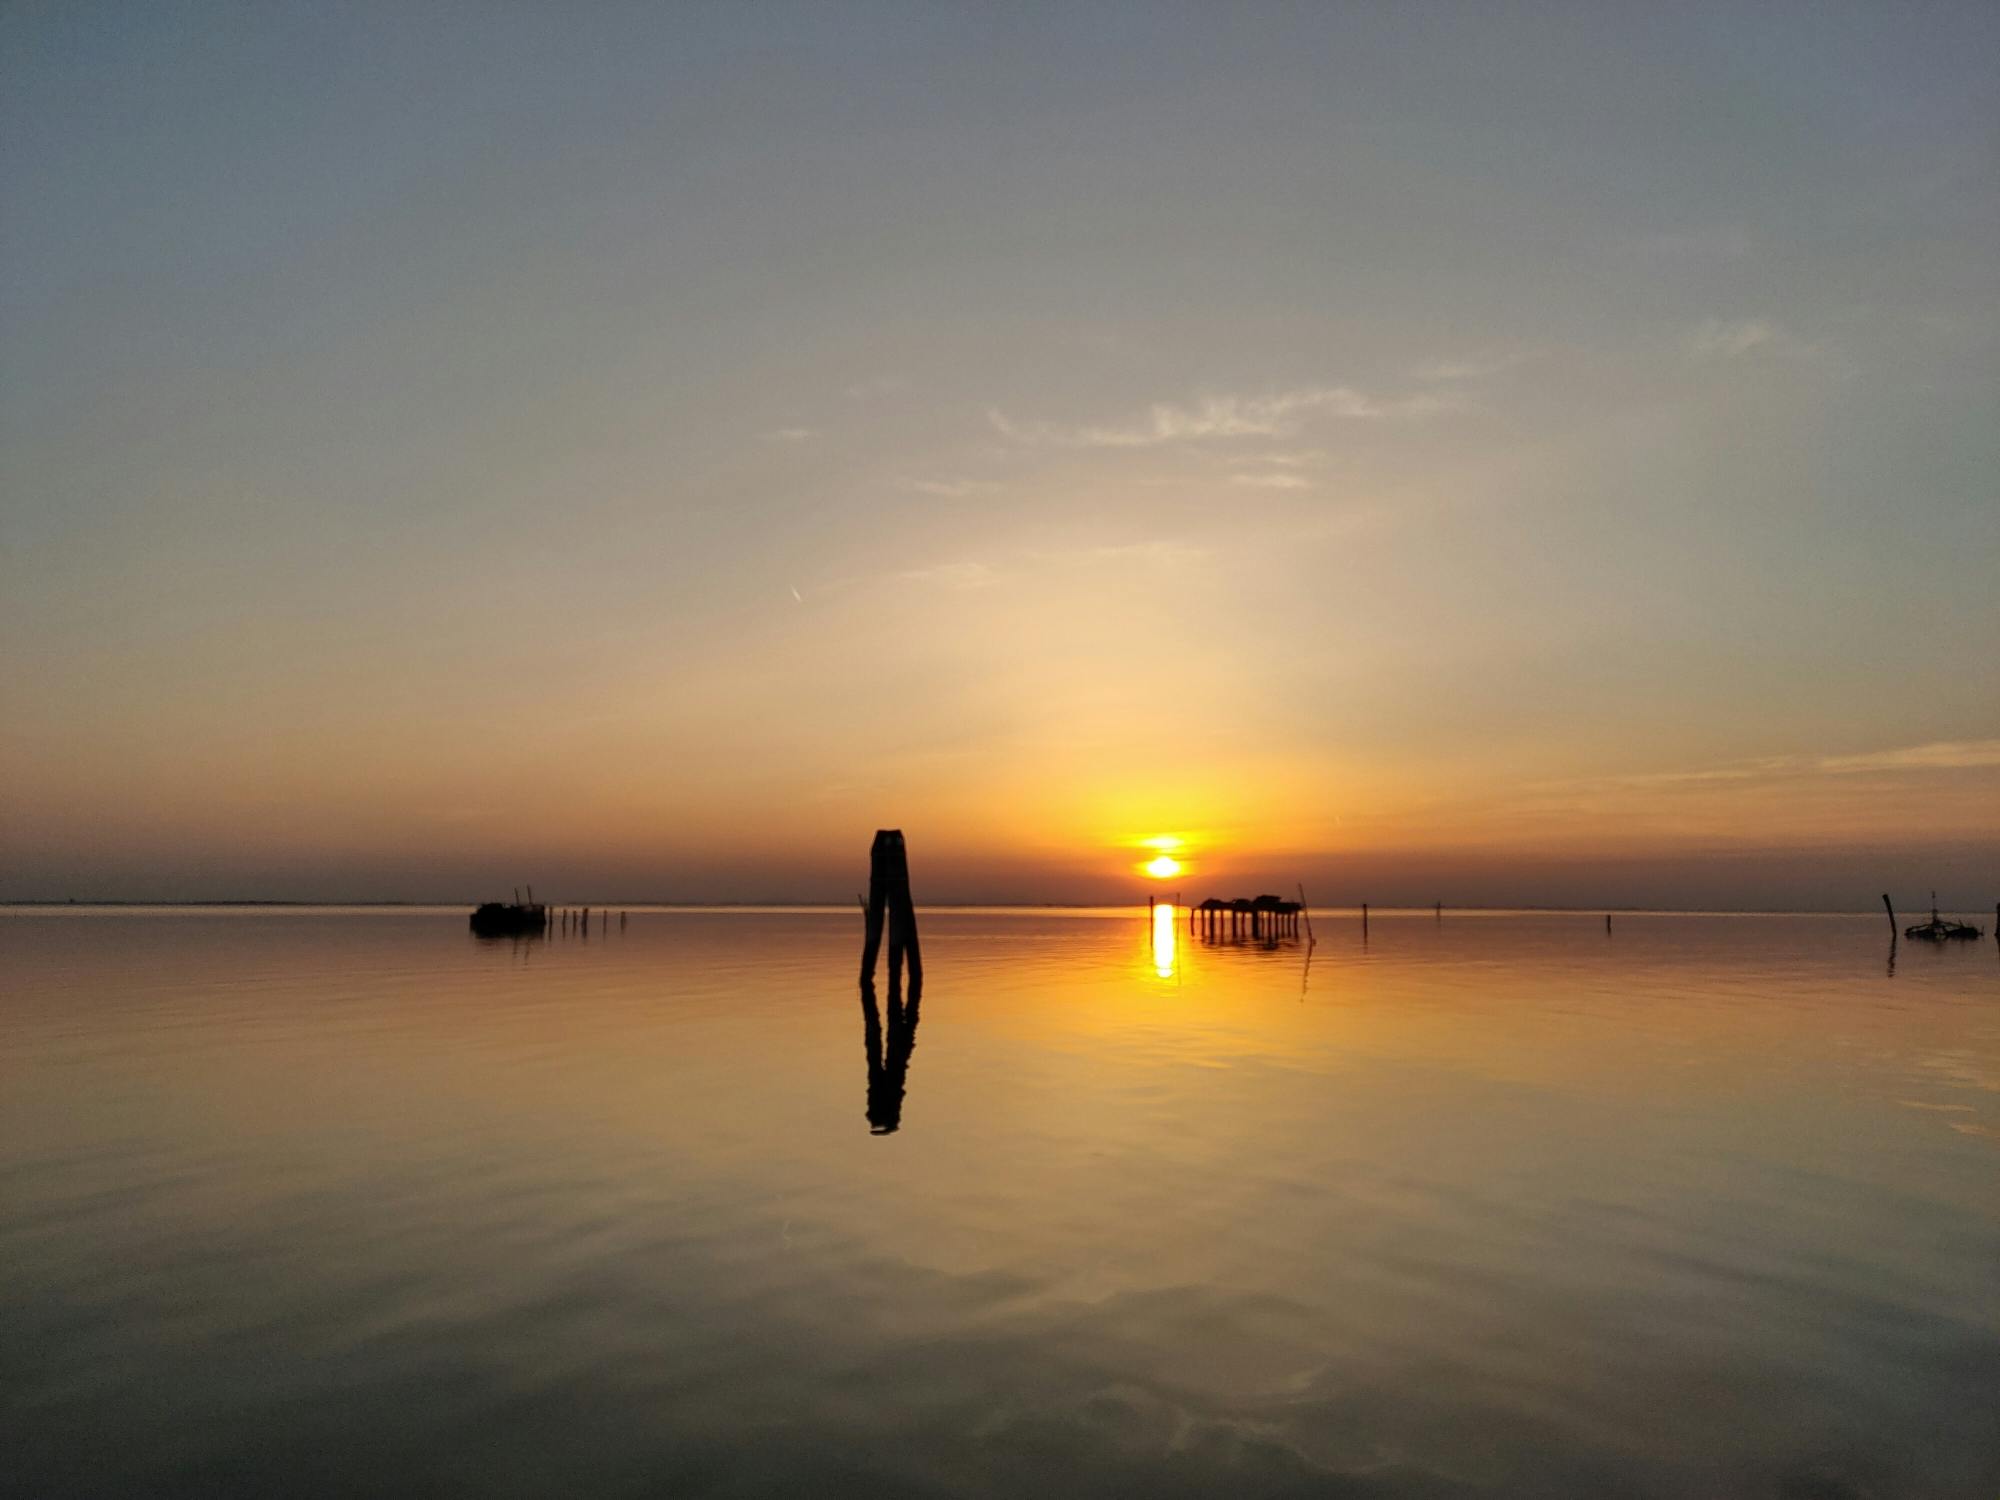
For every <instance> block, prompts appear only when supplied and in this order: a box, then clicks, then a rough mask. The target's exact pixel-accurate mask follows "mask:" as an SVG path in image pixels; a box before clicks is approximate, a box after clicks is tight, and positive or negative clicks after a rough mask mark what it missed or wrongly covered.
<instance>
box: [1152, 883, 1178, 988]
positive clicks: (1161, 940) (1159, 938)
mask: <svg viewBox="0 0 2000 1500" xmlns="http://www.w3.org/2000/svg"><path fill="white" fill-rule="evenodd" d="M1179 912H1180V908H1178V907H1176V906H1175V905H1174V904H1173V903H1172V902H1170V901H1161V902H1158V903H1157V904H1156V905H1155V906H1154V907H1153V972H1154V973H1155V974H1157V975H1159V976H1160V978H1162V979H1172V978H1173V977H1174V965H1175V953H1174V945H1175V944H1176V943H1177V942H1178V941H1179V938H1180V926H1179Z"/></svg>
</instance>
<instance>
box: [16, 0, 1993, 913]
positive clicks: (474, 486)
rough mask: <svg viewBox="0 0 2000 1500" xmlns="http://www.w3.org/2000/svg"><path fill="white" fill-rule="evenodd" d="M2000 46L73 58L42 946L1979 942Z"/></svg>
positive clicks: (301, 51)
mask: <svg viewBox="0 0 2000 1500" xmlns="http://www.w3.org/2000/svg"><path fill="white" fill-rule="evenodd" d="M1996 57H2000V8H1996V7H1994V6H1992V5H1990V4H1968V5H1964V6H1944V5H1925V4H1921V3H1916V4H1907V5H1900V4H1899V5H1881V6H1875V7H1848V6H1841V5H1819V4H1815V5H1808V6H1798V7H1785V6H1775V5H1766V6H1740V5H1733V6H1728V7H1720V8H1705V7H1700V6H1670V7H1666V6H1663V7H1631V6H1619V7H1611V6H1576V7H1561V6H1533V7H1530V6H1525V5H1499V6H1487V5H1475V6H1466V7H1448V6H1443V5H1420V6H1408V7H1402V6H1391V5H1368V6H1361V5H1355V6H1346V7H1342V6H1332V5H1324V6H1319V5H1309V6H1264V7H1244V6H1189V7H1185V8H1181V7H1173V6H1160V5H1145V6H1115V5H1102V6H1066V5H1065V6H1045V7H1044V6H1028V5H996V6H988V7H981V8H971V7H958V6H942V5H940V6H926V5H909V6H897V7H880V6H867V5H837V6H822V7H799V8H788V7H782V6H776V5H768V6H767V5H758V6H733V5H716V6H692V5H688V6H657V7H640V6H612V5H578V6H548V7H542V8H532V7H525V6H514V5H504V6H457V5H448V4H436V5H414V6H391V5H384V6H380V7H366V6H363V7H336V6H307V5H286V4H275V3H274V4H266V5H259V6H250V7H226V6H179V5H158V6H153V5H147V6H134V5H126V6H93V5H69V4H46V5H33V4H31V5H24V6H10V7H9V8H8V9H7V11H6V13H5V15H4V17H0V268H3V269H4V278H0V544H4V552H3V553H0V630H3V631H4V639H5V650H4V652H0V897H5V898H9V899H23V898H37V897H56V898H62V897H68V896H75V897H77V898H79V899H91V898H187V899H200V898H214V897H229V896H262V897H281V898H316V897H329V898H362V899H372V898H403V899H470V898H474V897H480V896H484V895H490V894H492V893H495V892H499V893H502V894H504V893H505V892H506V891H507V890H508V889H509V888H510V887H512V886H514V885H516V884H519V883H521V882H523V881H532V882H534V883H535V885H536V887H537V890H538V892H539V893H542V894H544V895H547V896H552V897H556V898H563V897H569V898H572V899H579V900H592V899H594V900H600V901H602V900H632V901H636V900H639V899H644V898H665V899H728V898H745V899H764V898H781V899H837V900H842V901H849V900H851V899H852V893H853V891H854V889H855V888H856V886H857V884H858V883H860V882H861V881H863V880H865V873H866V854H867V848H868V843H869V839H870V837H871V835H872V833H873V831H874V830H875V829H876V828H877V827H886V826H895V827H901V828H902V829H904V830H905V832H906V833H907V835H908V838H909V842H910V848H911V859H912V866H913V871H914V873H915V876H916V879H917V882H918V895H919V898H920V899H925V898H928V899H931V900H938V901H942V900H965V899H973V900H1029V901H1040V900H1057V901H1069V900H1109V899H1119V900H1123V899H1133V898H1137V897H1138V896H1139V894H1140V893H1141V892H1143V891H1144V890H1146V889H1147V888H1148V887H1149V886H1154V888H1158V887H1157V883H1155V882H1149V881H1148V879H1147V878H1146V876H1145V875H1144V874H1143V873H1141V871H1140V866H1141V864H1143V862H1144V861H1146V860H1147V859H1150V858H1152V857H1154V855H1155V853H1156V852H1157V850H1158V848H1159V847H1162V846H1161V845H1158V844H1155V845H1151V846H1149V845H1147V844H1146V842H1145V841H1146V840H1149V839H1153V840H1165V839H1171V840H1178V841H1179V842H1178V846H1177V853H1178V856H1179V857H1180V858H1182V859H1183V860H1184V861H1185V862H1186V864H1187V866H1188V868H1187V870H1186V871H1185V873H1184V876H1183V877H1182V878H1180V879H1179V880H1178V881H1177V882H1168V884H1176V883H1177V884H1178V885H1179V886H1180V887H1181V888H1182V889H1183V890H1185V892H1186V894H1188V895H1189V896H1190V897H1198V896H1201V895H1207V894H1210V893H1216V894H1225V895H1231V894H1237V893H1239V892H1242V893H1250V892H1253V891H1256V890H1286V891H1289V889H1290V886H1291V884H1292V883H1293V882H1297V881H1303V882H1305V884H1306V885H1307V887H1308V890H1309V892H1310V894H1311V895H1312V896H1313V898H1314V899H1315V900H1324V901H1352V900H1360V899H1364V898H1365V899H1370V900H1373V901H1377V902H1379V903H1382V904H1387V903H1390V902H1393V901H1423V902H1428V901H1430V900H1431V899H1433V898H1434V897H1436V898H1442V899H1444V900H1446V901H1449V902H1485V903H1501V904H1511V903H1555V904H1579V905H1590V904H1598V903H1607V904H1621V905H1622V904H1665V905H1728V906H1746V907H1753V908H1754V907H1786V906H1835V907H1847V908H1852V907H1859V906H1863V905H1866V904H1867V903H1870V902H1873V901H1874V900H1875V899H1876V892H1878V891H1880V890H1881V889H1883V888H1884V886H1885V885H1888V886H1891V887H1892V888H1895V889H1897V890H1898V891H1899V894H1900V896H1901V897H1903V898H1906V899H1907V904H1909V905H1912V906H1914V905H1916V904H1917V903H1918V900H1919V898H1921V897H1923V896H1924V895H1925V893H1926V892H1927V891H1928V889H1929V888H1930V887H1931V886H1932V885H1936V886H1937V887H1939V888H1940V891H1941V893H1942V894H1944V895H1945V897H1946V899H1947V901H1948V902H1949V901H1951V900H1953V899H1958V900H1961V901H1963V902H1965V903H1967V904H1980V903H1985V902H1990V901H1991V900H1992V899H1993V897H1994V895H1995V889H1994V882H1995V879H1996V877H1997V876H2000V649H1996V641H2000V582H1996V580H2000V483H1996V476H2000V82H1996V79H2000V69H1996V68H1995V66H1994V59H1995V58H1996Z"/></svg>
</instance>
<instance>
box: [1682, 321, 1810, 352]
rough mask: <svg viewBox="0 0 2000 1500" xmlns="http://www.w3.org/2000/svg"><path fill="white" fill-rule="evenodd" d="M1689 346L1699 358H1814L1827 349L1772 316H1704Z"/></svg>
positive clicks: (1687, 344)
mask: <svg viewBox="0 0 2000 1500" xmlns="http://www.w3.org/2000/svg"><path fill="white" fill-rule="evenodd" d="M1686 348H1687V352H1688V355H1689V356H1690V357H1691V358H1694V359H1699V360H1731V359H1745V358H1749V357H1752V356H1758V357H1771V358H1778V359H1811V358H1814V357H1815V356H1817V355H1820V354H1823V353H1825V352H1826V350H1825V346H1824V345H1821V344H1815V343H1809V342H1807V341H1806V340H1804V339H1801V338H1799V337H1797V336H1796V335H1795V334H1792V333H1790V332H1788V331H1787V330H1786V329H1784V328H1782V327H1780V326H1779V325H1778V324H1776V323H1774V322H1772V321H1771V320H1770V319H1769V318H1735V319H1730V318H1704V319H1703V320H1702V321H1701V322H1700V323H1699V324H1697V325H1696V326H1695V328H1694V329H1693V331H1692V332H1690V333H1689V334H1688V336H1687V339H1686Z"/></svg>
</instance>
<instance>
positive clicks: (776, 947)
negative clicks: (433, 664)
mask: <svg viewBox="0 0 2000 1500" xmlns="http://www.w3.org/2000/svg"><path fill="white" fill-rule="evenodd" d="M1911 920H1914V918H1912V919H1911ZM922 922H923V941H924V957H925V964H926V985H925V988H924V991H923V994H922V999H921V1004H920V1006H919V1007H918V1008H917V1010H916V1013H915V1017H914V1026H912V1024H911V1020H912V1017H911V1015H910V1012H909V1010H908V1009H907V1008H904V1009H902V1011H901V1013H900V1015H899V1014H897V1013H896V1012H895V1011H893V1010H892V1009H891V1008H890V1007H889V1004H888V1001H889V996H888V994H887V992H886V985H885V987H884V993H883V995H882V997H881V1002H882V1003H881V1005H880V1006H879V1007H878V1013H877V1015H875V1016H872V1017H871V1015H870V1014H869V1012H868V1010H867V1008H866V1007H865V1006H864V1005H863V1003H862V1000H861V996H860V993H859V991H858V989H857V986H856V983H855V971H856V961H857V957H858V951H859V947H860V939H861V921H860V915H859V913H858V912H855V911H853V910H839V911H831V910H830V911H824V912H805V911H760V912H723V911H661V910H644V911H641V910H634V911H633V913H632V915H631V917H630V921H629V925H628V926H626V927H625V928H624V929H623V930H620V928H619V927H618V925H617V922H616V920H615V919H614V921H613V923H612V924H611V928H610V930H609V931H608V932H595V931H594V932H593V933H592V934H591V936H590V937H589V938H588V939H587V940H582V939H578V938H576V937H574V936H570V937H563V936H557V937H554V938H551V939H547V940H543V941H535V942H524V943H515V942H506V941H501V942H481V941H478V940H475V939H473V938H472V937H471V936H470V934H469V933H468V932H467V930H466V926H465V916H464V911H463V910H462V909H451V910H443V909H439V910H429V911H426V910H416V909H398V910H338V909H268V910H242V911H231V910H203V911H187V910H180V911H171V912H168V911H146V910H137V909H132V910H119V911H91V910H81V909H80V910H74V911H72V910H61V909H56V910H33V909H28V910H15V911H11V912H8V913H5V914H4V915H0V1020H4V1026H3V1027H0V1270H4V1275H0V1424H4V1475H5V1479H4V1485H0V1488H4V1490H5V1491H6V1492H7V1493H9V1494H18V1495H22V1496H67V1495H93V1496H95V1495H204V1496H236V1495H242V1496H250V1495H257V1496H268V1495H286V1496H315V1495H387V1494H397V1495H405V1494H407V1495H427V1494H434V1495H579V1496H584V1495H587V1496H593V1497H596V1496H624V1495H634V1496H637V1495H661V1496H705V1495H729V1496H747V1495H758V1496H762V1495H786V1496H808V1495H809V1496H823V1495H861V1496H870V1497H884V1496H905V1495H908V1496H917V1495H940V1496H943V1495H981V1496H985V1495H991V1496H1015V1495H1019V1494H1022V1493H1024V1492H1026V1493H1038V1492H1039V1493H1041V1494H1045V1495H1051V1496H1056V1495H1113V1494H1116V1495H1131V1496H1173V1495H1230V1496H1264V1495H1331V1496H1385V1497H1389V1496H1394V1497H1402V1496H1473V1495H1508V1496H1511V1495H1533V1496H1576V1497H1592V1500H1598V1497H1608V1496H1621V1497H1624V1496H1635V1497H1636V1496H1684V1497H1715V1496H1735V1495H1744V1496H1772V1497H1783V1500H1805V1497H1840V1496H1856V1497H1859V1496H1869V1497H1884V1496H1924V1497H1956V1496H1964V1497H1967V1500H1992V1497H1993V1496H1995V1495H1996V1494H2000V951H1996V947H1995V945H1994V943H1993V941H1992V939H1991V937H1990V935H1989V937H1988V938H1987V939H1986V940H1984V941H1982V942H1979V943H1974V944H1963V945H1955V946H1953V947H1950V948H1945V949H1932V948H1924V947H1921V946H1919V945H1912V944H1908V943H1905V944H1903V945H1902V947H1901V949H1900V951H1899V952H1897V953H1896V954H1895V955H1894V956H1893V960H1892V957H1891V954H1890V951H1889V944H1888V942H1887V935H1888V930H1889V928H1888V922H1887V920H1886V919H1885V918H1884V917H1883V916H1881V915H1879V914H1878V915H1876V916H1874V917H1872V918H1869V917H1850V916H1795V917H1774V918H1761V917H1758V918H1753V917H1742V916H1688V915H1629V916H1628V915H1622V914H1621V915H1619V916H1618V917H1617V918H1616V920H1615V922H1614V931H1613V932H1612V933H1610V934H1608V935H1607V934H1606V932H1605V931H1604V928H1603V920H1602V917H1601V916H1600V915H1595V914H1584V915H1567V914H1550V913H1518V914H1463V913H1453V912H1447V913H1445V915H1444V917H1443V920H1442V921H1439V920H1437V919H1435V918H1434V917H1433V916H1432V914H1431V913H1429V912H1424V913H1422V914H1415V913H1404V914H1383V913H1379V912H1378V913H1376V914H1374V916H1373V917H1372V920H1371V923H1370V927H1369V931H1368V936H1367V940H1366V942H1365V943H1364V941H1363V937H1362V932H1361V926H1360V923H1359V921H1358V919H1356V917H1354V916H1353V915H1352V914H1344V913H1339V914H1337V913H1320V914H1316V915H1315V918H1314V925H1315V930H1316V933H1317V937H1318V943H1317V947H1316V948H1315V949H1313V950H1312V952H1311V955H1310V964H1308V962H1307V951H1306V948H1305V946H1304V945H1303V944H1302V943H1298V944H1292V943H1288V944H1285V945H1283V946H1280V947H1278V948H1275V949H1265V948H1260V947H1254V946H1241V947H1216V946H1209V945H1207V944H1204V943H1202V942H1199V941H1196V940H1194V939H1193V938H1192V937H1191V936H1190V934H1189V933H1188V930H1187V927H1186V925H1185V923H1184V922H1181V923H1179V924H1177V925H1176V924H1175V923H1173V922H1172V921H1171V920H1168V921H1165V922H1163V923H1162V924H1159V926H1158V929H1157V930H1156V927H1155V925H1154V924H1152V923H1150V922H1149V919H1148V917H1147V915H1146V913H1145V912H1144V911H1143V910H1141V911H1138V912H1136V913H1135V912H1131V911H1106V912H1090V913H1077V912H1048V911H1034V912H1026V911H1022V912H1002V911H963V912H948V911H934V912H926V913H924V914H923V917H922ZM1982 925H1984V924H1982ZM892 1127H893V1128H892Z"/></svg>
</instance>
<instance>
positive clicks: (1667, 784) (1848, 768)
mask: <svg viewBox="0 0 2000 1500" xmlns="http://www.w3.org/2000/svg"><path fill="white" fill-rule="evenodd" d="M1997 766H2000V740H1939V741H1934V742H1932V743H1930V744H1926V745H1905V746H1901V747H1899V748H1896V749H1891V750H1873V751H1867V752H1864V753H1862V754H1859V755H1772V756H1764V757H1762V758H1760V759H1757V760H1749V761H1742V762H1739V763H1737V764H1735V765H1727V766H1713V767H1708V768H1705V769H1702V770H1694V771H1650V772H1642V773H1640V774H1637V775H1631V776H1611V777H1604V778H1600V779H1595V780H1592V781H1590V782H1587V783H1583V785H1588V786H1594V787H1605V788H1608V787H1622V788H1632V789H1643V788H1671V787H1677V786H1685V787H1701V786H1715V785H1718V784H1725V783H1730V782H1751V781H1776V780H1784V779H1788V778H1798V777H1810V776H1856V775H1866V774H1885V773H1895V772H1907V771H1976V770H1988V769H1991V768H1993V767H1997Z"/></svg>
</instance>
